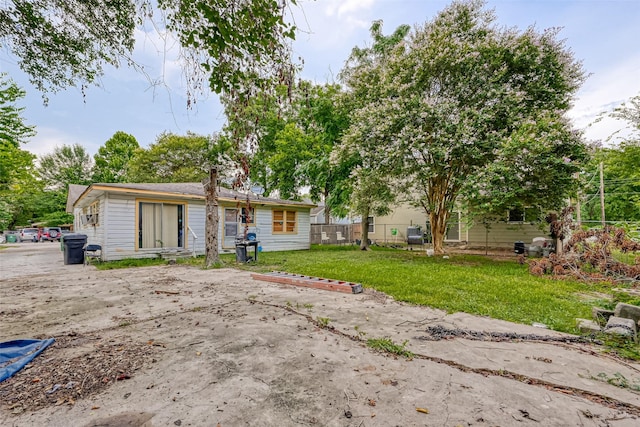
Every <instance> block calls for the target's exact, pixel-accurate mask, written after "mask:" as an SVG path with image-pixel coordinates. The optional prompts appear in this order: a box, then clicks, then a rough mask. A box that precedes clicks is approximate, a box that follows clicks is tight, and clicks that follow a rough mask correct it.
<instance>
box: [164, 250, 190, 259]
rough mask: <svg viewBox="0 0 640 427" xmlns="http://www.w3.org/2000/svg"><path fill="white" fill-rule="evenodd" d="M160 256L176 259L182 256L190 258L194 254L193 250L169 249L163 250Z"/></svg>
mask: <svg viewBox="0 0 640 427" xmlns="http://www.w3.org/2000/svg"><path fill="white" fill-rule="evenodd" d="M160 256H161V257H162V259H168V260H172V259H173V260H175V259H178V258H180V259H182V258H190V257H192V256H193V252H191V251H188V250H177V249H176V250H167V251H163V252H161V253H160Z"/></svg>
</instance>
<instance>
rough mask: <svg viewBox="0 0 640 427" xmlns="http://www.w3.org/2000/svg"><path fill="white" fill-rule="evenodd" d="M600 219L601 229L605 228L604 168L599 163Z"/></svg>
mask: <svg viewBox="0 0 640 427" xmlns="http://www.w3.org/2000/svg"><path fill="white" fill-rule="evenodd" d="M600 218H601V219H602V228H604V227H605V226H606V221H605V218H604V166H603V164H602V162H600Z"/></svg>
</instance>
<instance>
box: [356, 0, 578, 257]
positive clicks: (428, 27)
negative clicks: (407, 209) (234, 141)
mask: <svg viewBox="0 0 640 427" xmlns="http://www.w3.org/2000/svg"><path fill="white" fill-rule="evenodd" d="M494 21H495V15H494V13H493V12H492V11H488V10H485V9H484V2H482V1H479V0H470V1H464V2H462V1H461V2H454V3H453V4H451V5H450V6H449V7H447V8H445V9H444V10H443V11H442V12H440V13H439V14H438V15H437V16H436V17H435V18H434V19H433V20H431V21H428V22H427V23H425V24H424V25H423V26H421V27H417V28H416V29H415V30H414V31H413V32H412V33H411V34H410V37H409V38H408V40H407V41H406V43H398V44H397V45H396V47H394V48H392V49H391V50H390V53H389V54H388V55H387V58H386V60H385V61H381V62H379V63H378V64H375V65H374V67H373V69H374V71H375V72H376V74H375V75H376V76H378V77H379V78H377V79H374V80H372V81H371V83H369V84H370V85H371V86H372V88H371V91H375V92H376V93H378V94H379V96H378V97H377V98H376V99H374V100H373V101H372V102H368V103H367V104H366V105H364V106H363V107H362V108H360V109H359V110H358V112H357V117H358V119H360V120H354V126H355V127H356V128H357V127H361V126H367V127H369V128H370V127H372V126H373V128H370V129H368V130H367V132H368V134H371V135H373V136H374V137H375V138H376V139H377V140H379V141H384V144H381V145H380V147H379V148H378V150H381V151H384V153H385V155H386V156H387V157H388V158H389V159H388V160H387V163H389V164H392V163H393V164H394V167H393V168H391V169H390V170H395V171H396V172H398V175H397V177H398V179H401V180H402V181H403V183H404V184H405V187H404V188H405V191H406V193H407V197H411V198H412V199H413V200H414V203H415V204H416V205H418V206H421V207H422V208H423V209H424V210H425V212H426V213H427V214H428V216H429V222H430V227H431V234H432V237H433V244H434V250H435V252H436V253H442V252H444V247H443V241H444V236H445V234H446V230H447V221H448V219H449V216H450V213H451V212H452V210H453V208H454V205H455V203H456V202H457V200H458V198H459V197H460V196H465V195H468V196H470V197H473V195H474V191H475V192H476V193H477V194H480V195H482V194H483V193H482V192H483V191H484V190H485V188H486V183H485V182H484V179H485V178H486V173H484V172H485V170H486V169H487V167H488V166H489V165H491V164H493V163H494V162H495V161H498V162H500V161H502V160H509V157H508V155H507V152H508V151H509V150H512V151H517V150H518V149H525V148H527V146H529V147H530V148H531V147H534V146H540V147H545V150H542V151H540V155H543V156H546V157H547V159H548V160H549V162H548V164H554V162H555V163H556V164H557V163H562V162H566V163H571V164H572V166H571V167H568V168H565V169H563V171H564V172H563V173H564V174H566V173H567V172H570V171H572V170H575V168H576V166H577V165H579V164H580V161H581V160H582V154H581V153H583V152H584V150H580V149H576V150H573V149H570V148H567V149H565V148H561V149H558V150H556V148H555V147H554V145H559V146H562V145H563V144H565V143H566V145H567V146H569V147H578V148H579V146H580V143H578V142H576V141H575V136H574V135H573V133H572V131H571V130H570V129H569V128H568V122H567V121H566V120H564V119H563V115H564V113H566V112H567V110H568V109H569V107H570V101H571V97H572V94H573V93H575V91H576V90H577V89H578V87H579V85H580V83H581V82H582V81H583V79H584V74H583V72H582V69H581V65H580V63H578V62H577V61H575V60H574V58H573V56H572V53H571V52H570V51H569V50H567V49H566V48H565V47H564V44H563V42H561V41H558V40H557V31H555V30H547V31H544V32H542V33H538V32H536V31H535V29H533V28H529V29H527V30H526V31H524V32H522V33H520V32H518V31H517V30H516V29H502V28H498V27H497V26H495V25H494ZM540 119H542V120H543V125H540V126H537V125H532V123H536V121H537V120H540ZM545 126H547V127H548V130H553V131H552V132H544V131H543V130H544V127H545ZM358 132H359V133H360V135H365V132H363V131H358V130H357V129H356V131H355V134H357V133H358ZM565 137H566V138H570V141H561V142H562V143H560V144H558V138H565ZM534 139H535V143H534ZM360 141H362V139H360ZM370 154H371V153H370V151H366V150H365V151H363V155H364V156H369V155H370ZM511 163H512V165H513V166H515V167H519V166H521V165H520V164H519V163H518V162H511ZM398 164H401V166H399V167H398ZM508 164H509V163H505V165H508ZM511 172H512V173H516V174H518V175H517V176H516V178H518V179H517V182H518V184H520V183H526V182H528V180H530V179H531V177H532V176H531V175H530V174H528V171H527V170H524V171H522V170H520V171H518V169H516V170H511ZM562 177H563V180H562V181H560V182H558V183H557V186H558V193H559V194H560V193H564V194H565V195H566V194H568V192H569V191H570V190H571V188H566V187H561V186H562V185H563V184H565V183H567V182H568V180H569V179H568V178H567V176H565V175H562ZM538 178H544V176H542V175H540V174H538ZM569 178H570V176H569ZM545 185H548V183H544V185H541V186H539V187H536V188H535V189H536V191H538V190H539V191H541V192H543V191H545V190H544V187H545ZM532 187H533V186H532ZM532 189H533V188H532ZM538 195H539V196H542V195H543V193H539V194H538Z"/></svg>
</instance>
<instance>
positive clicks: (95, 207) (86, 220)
mask: <svg viewBox="0 0 640 427" xmlns="http://www.w3.org/2000/svg"><path fill="white" fill-rule="evenodd" d="M99 214H100V201H98V200H96V201H95V202H93V203H91V204H90V205H89V206H85V207H84V208H83V209H82V214H81V216H80V223H81V224H82V225H98V224H100V221H99Z"/></svg>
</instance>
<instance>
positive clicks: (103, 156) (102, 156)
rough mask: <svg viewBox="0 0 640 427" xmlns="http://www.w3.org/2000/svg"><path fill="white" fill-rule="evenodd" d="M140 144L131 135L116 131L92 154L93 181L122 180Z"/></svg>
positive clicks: (124, 178)
mask: <svg viewBox="0 0 640 427" xmlns="http://www.w3.org/2000/svg"><path fill="white" fill-rule="evenodd" d="M138 148H140V144H138V141H137V140H136V138H135V137H134V136H133V135H129V134H128V133H125V132H122V131H118V132H116V133H115V134H113V136H112V137H111V138H109V140H107V142H105V143H104V145H103V146H101V147H100V148H98V152H97V153H96V154H95V155H94V156H93V160H94V162H95V164H94V167H93V181H94V182H124V181H125V180H126V174H127V168H128V165H129V160H130V159H131V158H132V157H133V153H134V152H135V151H136V149H138Z"/></svg>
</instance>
